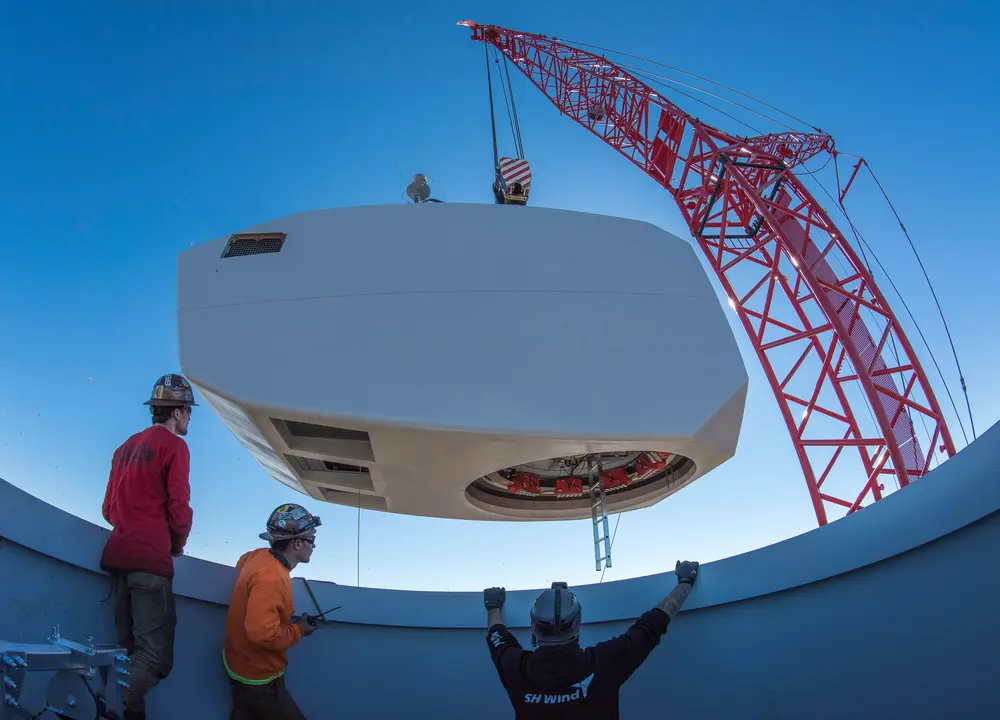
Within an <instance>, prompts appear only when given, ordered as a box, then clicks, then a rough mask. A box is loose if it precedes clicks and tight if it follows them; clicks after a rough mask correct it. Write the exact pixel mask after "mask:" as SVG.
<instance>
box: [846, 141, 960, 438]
mask: <svg viewBox="0 0 1000 720" xmlns="http://www.w3.org/2000/svg"><path fill="white" fill-rule="evenodd" d="M842 154H847V153H842ZM859 160H860V161H861V162H862V163H863V164H864V166H865V167H866V168H868V172H869V173H870V174H871V176H872V180H874V181H875V184H876V185H877V186H878V189H879V191H880V192H881V193H882V197H884V198H885V201H886V203H887V204H888V205H889V209H890V210H891V211H892V214H893V216H894V217H895V218H896V222H897V223H899V228H900V229H901V230H902V231H903V235H904V236H906V242H907V243H909V245H910V250H912V251H913V257H915V258H916V260H917V264H918V265H919V266H920V272H921V273H923V275H924V280H926V281H927V287H928V288H929V289H930V291H931V297H933V298H934V305H935V306H936V307H937V311H938V315H939V316H940V317H941V324H942V325H944V332H945V335H947V337H948V344H949V345H950V346H951V354H952V357H954V358H955V367H956V369H957V370H958V379H959V382H960V383H961V385H962V393H963V394H964V395H965V407H966V411H967V412H968V413H969V425H970V426H971V430H972V439H973V440H975V439H976V421H975V420H974V419H973V417H972V405H971V404H970V403H969V390H968V388H967V387H966V384H965V375H964V374H963V373H962V365H961V363H959V361H958V351H957V350H956V349H955V342H954V340H952V337H951V329H950V328H949V327H948V321H947V320H946V319H945V317H944V310H943V309H942V308H941V303H940V301H938V296H937V292H935V290H934V284H933V283H932V282H931V279H930V276H928V275H927V268H925V267H924V261H923V260H922V259H921V258H920V253H918V252H917V248H916V246H915V245H914V244H913V239H912V238H911V237H910V233H909V231H908V230H907V229H906V225H904V224H903V220H902V219H901V218H900V217H899V213H898V212H896V206H895V205H893V204H892V200H890V199H889V194H888V193H887V192H886V191H885V188H884V187H882V183H881V182H879V179H878V176H876V175H875V171H874V170H873V169H872V166H871V165H869V164H868V161H867V160H865V159H864V158H859ZM838 186H839V175H838ZM837 189H838V190H839V189H840V188H839V187H838V188H837ZM845 195H846V193H845ZM840 205H841V207H843V198H841V201H840ZM943 379H944V378H942V380H943ZM953 404H954V403H953ZM955 414H956V415H957V414H958V410H957V409H956V410H955ZM959 423H961V418H960V419H959ZM962 433H963V434H964V433H965V429H964V428H963V429H962ZM966 442H968V438H966Z"/></svg>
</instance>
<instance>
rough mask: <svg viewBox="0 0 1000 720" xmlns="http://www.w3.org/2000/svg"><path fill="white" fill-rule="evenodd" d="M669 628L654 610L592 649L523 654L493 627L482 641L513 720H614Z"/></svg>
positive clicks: (661, 614) (561, 648) (540, 650)
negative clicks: (627, 687) (622, 693)
mask: <svg viewBox="0 0 1000 720" xmlns="http://www.w3.org/2000/svg"><path fill="white" fill-rule="evenodd" d="M669 623H670V618H669V617H667V614H666V613H665V612H663V611H662V610H660V609H659V608H653V609H652V610H650V611H648V612H646V613H644V614H643V615H642V617H640V618H639V619H638V620H636V621H635V623H634V624H633V625H632V627H630V628H629V629H628V630H626V631H625V632H624V633H623V634H621V635H619V636H618V637H615V638H611V639H610V640H606V641H605V642H601V643H598V644H597V645H595V646H594V647H589V648H581V647H580V646H579V645H578V644H577V643H573V644H570V645H556V646H542V647H540V648H538V649H537V650H535V651H534V652H529V651H527V650H524V649H523V648H522V647H521V645H520V643H518V641H517V639H516V638H515V637H514V636H513V635H512V634H511V632H510V631H509V630H508V629H507V628H506V627H505V626H503V625H499V624H497V625H493V626H492V627H491V628H490V629H489V630H487V631H486V642H487V644H488V645H489V647H490V656H491V657H492V658H493V664H494V665H496V668H497V672H498V673H499V674H500V681H501V682H502V683H503V686H504V688H505V689H506V690H507V694H508V695H509V696H510V702H511V704H512V705H513V706H514V716H515V717H516V718H517V720H534V719H535V718H545V720H551V719H553V718H577V719H579V720H617V718H618V691H619V690H620V689H621V686H622V685H623V684H624V683H625V681H626V680H628V679H629V677H631V675H632V673H634V672H635V671H636V669H637V668H638V667H639V666H640V665H642V663H643V661H644V660H645V659H646V658H647V657H648V656H649V653H651V652H652V651H653V648H655V647H656V646H657V645H658V644H659V642H660V638H661V637H662V636H663V634H664V633H665V632H667V625H668V624H669Z"/></svg>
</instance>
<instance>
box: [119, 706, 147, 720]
mask: <svg viewBox="0 0 1000 720" xmlns="http://www.w3.org/2000/svg"><path fill="white" fill-rule="evenodd" d="M124 720H146V711H145V710H133V709H132V708H125V716H124Z"/></svg>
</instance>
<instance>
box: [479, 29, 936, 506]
mask: <svg viewBox="0 0 1000 720" xmlns="http://www.w3.org/2000/svg"><path fill="white" fill-rule="evenodd" d="M460 24H462V25H467V26H468V27H470V28H471V29H472V39H473V40H476V41H482V42H486V43H489V44H492V45H493V46H494V47H496V48H497V50H499V51H500V52H501V53H503V54H504V55H505V56H506V58H507V60H509V61H510V62H512V63H514V65H515V66H516V67H517V68H518V69H519V70H521V72H523V73H524V74H525V75H526V76H527V77H528V79H529V80H530V81H531V82H532V83H533V84H534V85H535V86H536V87H537V88H538V89H539V90H541V91H542V93H544V94H545V95H546V97H548V99H549V100H550V101H551V102H552V103H553V104H554V105H555V106H556V107H557V108H558V109H559V111H560V112H561V113H562V114H564V115H567V116H568V117H570V118H572V119H573V120H575V121H576V122H577V123H579V124H580V125H581V126H583V127H584V128H586V129H587V130H589V131H590V132H592V133H594V134H595V135H596V136H597V137H599V138H601V139H602V140H603V141H604V142H605V143H607V144H608V145H610V146H611V147H612V148H614V149H615V150H617V151H618V152H619V153H621V155H623V156H624V157H625V158H626V159H628V160H629V161H630V162H632V163H633V164H635V165H637V166H638V167H639V168H641V169H642V170H643V171H644V172H645V173H646V174H647V175H649V176H650V177H651V178H653V180H655V181H656V182H657V183H659V184H660V185H662V186H663V187H664V188H666V189H667V191H669V192H670V193H671V194H672V195H673V197H674V200H675V201H676V202H677V205H678V207H680V210H681V213H682V214H683V216H684V220H685V222H686V223H687V225H688V228H689V229H690V231H691V234H692V235H693V237H694V239H695V241H696V242H697V244H698V246H699V247H700V248H701V250H702V252H703V253H704V255H705V257H706V259H707V261H708V264H709V266H710V267H711V268H712V270H713V271H714V272H715V274H716V276H717V277H718V279H719V281H720V282H721V283H722V287H723V288H724V289H725V291H726V294H727V295H728V296H729V302H730V305H732V306H733V308H734V310H735V311H736V313H737V315H738V316H739V319H740V322H741V323H742V325H743V327H744V329H745V330H746V333H747V335H748V337H749V339H750V342H751V344H752V345H753V347H754V350H755V351H756V353H757V357H758V358H759V360H760V363H761V365H762V366H763V369H764V374H765V375H766V376H767V379H768V382H769V383H770V386H771V389H772V390H773V391H774V394H775V397H776V398H777V400H778V405H779V407H780V409H781V414H782V416H783V418H784V420H785V424H786V426H787V428H788V432H789V433H790V435H791V438H792V442H793V444H794V446H795V451H796V454H797V456H798V459H799V462H800V463H801V466H802V470H803V472H804V474H805V480H806V484H807V485H808V489H809V494H810V497H811V499H812V503H813V507H814V509H815V512H816V518H817V521H818V522H819V524H820V525H824V524H826V523H827V522H828V520H829V516H828V510H830V509H839V512H841V513H843V512H845V511H846V512H847V513H850V512H854V511H856V510H858V509H859V508H861V507H863V506H864V504H865V503H866V502H868V501H877V500H879V499H881V498H882V496H883V493H884V491H885V485H884V483H883V482H882V480H883V479H884V476H887V475H888V476H894V477H895V479H896V481H897V482H898V485H899V486H900V487H904V486H906V485H908V484H909V483H910V482H911V481H912V480H914V479H916V478H919V477H920V476H922V475H923V474H925V473H926V472H927V471H928V470H929V468H930V467H931V464H932V462H933V461H934V459H935V457H936V453H941V454H943V456H944V457H950V456H951V455H953V454H954V453H955V446H954V443H953V441H952V438H951V435H950V433H949V432H948V428H947V425H946V423H945V420H944V416H943V415H942V413H941V408H940V406H939V404H938V402H937V399H936V398H935V395H934V391H933V389H932V387H931V384H930V382H929V381H928V378H927V375H926V374H925V372H924V371H923V369H922V368H921V365H920V363H919V361H918V358H917V356H916V354H915V353H914V351H913V348H912V346H911V344H910V342H909V340H907V338H906V335H905V334H904V332H903V329H902V327H901V326H900V323H899V322H898V320H897V319H896V317H895V315H894V314H893V312H892V310H891V309H890V307H889V305H888V303H887V302H886V300H885V297H884V296H883V295H882V293H881V291H880V290H879V289H878V287H877V286H876V284H875V282H874V280H873V279H872V276H871V273H870V272H869V271H868V270H867V269H866V267H865V266H864V264H862V262H861V261H860V259H859V258H858V256H857V254H856V253H855V252H854V250H853V248H852V247H851V246H850V244H849V243H848V242H847V240H846V239H845V237H844V235H843V233H841V232H840V231H839V230H838V229H837V227H836V226H835V224H834V223H833V221H832V220H831V219H830V217H829V216H828V215H827V212H826V211H825V210H824V208H823V207H822V206H821V205H820V203H818V202H817V201H816V199H815V198H814V197H813V196H812V195H811V194H810V193H809V191H808V190H807V189H806V188H805V187H804V186H803V184H802V182H801V181H800V180H799V179H798V178H797V177H796V176H795V174H794V173H793V172H792V169H793V168H795V167H797V166H799V165H802V164H803V163H804V162H806V161H808V160H809V159H810V158H812V157H815V156H816V155H818V154H820V153H824V152H828V153H829V152H833V149H834V148H833V140H832V138H831V137H830V136H828V135H825V134H809V133H795V132H787V133H778V134H772V135H762V136H758V137H741V136H737V135H732V134H729V133H726V132H723V131H721V130H718V129H716V128H714V127H711V126H710V125H707V124H705V123H704V122H701V121H700V120H698V119H697V118H695V117H693V116H691V115H689V114H688V113H686V112H684V111H683V110H681V109H680V108H679V107H678V106H676V105H674V104H673V103H672V102H670V101H669V100H668V99H666V98H665V97H663V96H662V95H661V94H660V93H658V92H654V91H653V90H652V89H651V88H650V87H649V86H647V85H646V84H644V83H643V82H642V81H640V80H639V79H637V78H636V77H634V76H633V75H631V74H629V73H628V72H627V71H625V70H623V69H622V68H621V67H619V66H617V65H615V64H614V63H612V62H609V61H608V60H607V59H606V58H604V57H601V56H598V55H594V54H593V53H590V52H587V51H585V50H581V49H578V48H576V47H572V46H570V45H567V44H565V43H563V42H560V41H559V40H557V39H555V38H549V37H546V36H544V35H536V34H532V33H526V32H520V31H515V30H509V29H506V28H501V27H497V26H494V25H478V24H476V23H472V22H463V23H460ZM866 415H867V416H868V417H865V416H866ZM869 419H870V420H871V422H868V420H869ZM916 420H919V422H920V424H921V427H922V429H924V430H925V432H926V437H928V438H929V443H928V444H927V446H926V447H922V445H921V443H920V442H919V441H918V439H917V428H916V427H915V425H914V423H915V421H916ZM851 448H853V450H850V449H851ZM845 449H849V452H847V453H844V452H843V451H844V450H845ZM855 451H856V452H857V456H855V457H854V458H853V459H852V457H851V456H853V453H854V452H855ZM938 459H940V457H938ZM858 461H860V466H859V465H858ZM834 486H836V487H834Z"/></svg>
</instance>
